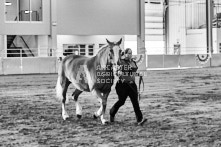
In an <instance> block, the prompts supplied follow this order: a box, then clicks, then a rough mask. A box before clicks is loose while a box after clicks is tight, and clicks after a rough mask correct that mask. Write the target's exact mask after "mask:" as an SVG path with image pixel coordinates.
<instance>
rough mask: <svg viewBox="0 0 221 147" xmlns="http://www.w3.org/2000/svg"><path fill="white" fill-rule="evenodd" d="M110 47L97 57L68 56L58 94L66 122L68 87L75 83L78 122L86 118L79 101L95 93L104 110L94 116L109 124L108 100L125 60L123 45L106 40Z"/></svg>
mask: <svg viewBox="0 0 221 147" xmlns="http://www.w3.org/2000/svg"><path fill="white" fill-rule="evenodd" d="M106 41H107V45H105V46H103V47H101V48H100V50H99V51H98V53H97V54H96V56H94V57H86V56H81V55H74V54H72V55H68V56H66V57H65V58H64V59H63V60H62V62H61V65H60V68H59V70H58V79H57V85H56V94H57V97H58V98H59V100H60V101H61V102H62V117H63V119H64V120H66V119H67V118H69V115H68V113H67V112H66V110H65V102H66V93H67V90H68V86H69V85H70V84H71V83H72V84H73V85H74V87H75V90H74V92H73V94H72V96H73V98H74V101H75V105H76V115H77V118H79V119H80V118H81V116H82V107H81V105H80V104H79V102H78V97H79V95H80V94H81V93H82V92H84V91H85V92H92V94H94V95H95V96H97V98H98V101H99V102H100V108H99V110H98V111H97V112H95V113H94V118H97V117H100V119H101V122H102V124H106V123H108V121H107V120H106V119H105V118H104V115H105V110H106V105H107V97H108V95H109V93H110V91H111V87H112V85H113V82H114V69H115V68H114V67H116V66H117V64H118V63H119V59H120V57H121V52H122V50H121V48H120V44H121V42H122V38H121V39H120V40H119V41H118V42H110V41H109V40H108V39H106Z"/></svg>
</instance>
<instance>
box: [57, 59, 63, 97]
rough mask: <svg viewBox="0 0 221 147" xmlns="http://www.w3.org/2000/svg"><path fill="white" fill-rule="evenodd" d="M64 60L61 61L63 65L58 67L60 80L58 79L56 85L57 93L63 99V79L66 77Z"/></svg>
mask: <svg viewBox="0 0 221 147" xmlns="http://www.w3.org/2000/svg"><path fill="white" fill-rule="evenodd" d="M63 68H64V67H63V62H61V65H60V67H59V69H58V80H57V85H56V88H55V89H56V95H57V98H58V99H59V100H60V101H62V99H63V94H62V93H63V88H62V83H63V79H64V78H65V73H64V69H63Z"/></svg>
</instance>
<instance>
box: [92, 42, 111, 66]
mask: <svg viewBox="0 0 221 147" xmlns="http://www.w3.org/2000/svg"><path fill="white" fill-rule="evenodd" d="M109 50H110V47H109V45H105V46H102V47H101V48H100V50H99V51H98V53H97V55H96V56H95V58H96V61H97V63H98V64H100V65H101V68H105V67H106V65H107V58H108V55H109V54H108V51H109Z"/></svg>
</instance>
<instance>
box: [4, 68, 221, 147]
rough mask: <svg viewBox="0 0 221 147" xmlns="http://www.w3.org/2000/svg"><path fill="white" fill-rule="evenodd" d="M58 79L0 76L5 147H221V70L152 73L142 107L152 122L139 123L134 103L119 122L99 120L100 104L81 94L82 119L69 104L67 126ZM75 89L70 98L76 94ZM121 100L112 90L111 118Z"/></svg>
mask: <svg viewBox="0 0 221 147" xmlns="http://www.w3.org/2000/svg"><path fill="white" fill-rule="evenodd" d="M56 79H57V75H56V74H51V75H48V74H43V75H12V76H0V136H1V137H0V146H7V147H10V146H13V147H14V146H15V147H17V146H18V147H25V146H30V147H34V146H43V147H44V146H54V147H56V146H67V147H72V146H101V147H102V146H104V147H109V146H110V147H111V146H131V147H137V146H147V147H152V146H154V147H155V146H156V147H158V146H162V147H171V146H174V147H184V146H185V147H187V146H188V147H192V146H197V147H218V146H221V68H203V69H187V70H164V71H147V73H146V75H145V78H144V80H145V92H143V93H142V95H141V97H142V99H141V101H140V105H141V109H142V111H143V114H144V116H145V117H146V118H147V119H148V121H147V122H146V123H145V124H144V125H143V126H137V125H136V123H135V114H134V111H133V108H132V104H131V103H130V100H129V99H127V101H126V103H125V105H124V106H123V107H122V108H121V109H120V110H119V113H118V114H117V116H116V122H115V123H111V124H108V125H102V124H101V121H100V119H97V120H94V119H93V113H94V112H95V111H97V110H98V108H99V104H98V101H97V99H96V98H95V97H94V96H92V95H91V93H84V94H82V95H81V97H80V99H79V101H80V103H81V104H82V107H83V116H82V119H80V120H78V119H77V117H76V115H75V104H74V101H73V100H70V101H69V103H68V104H67V111H68V112H69V115H70V119H69V120H67V121H63V120H62V117H61V104H60V103H59V102H58V100H57V99H56V98H55V89H54V88H55V84H56ZM72 91H73V87H70V89H69V91H68V95H71V92H72ZM116 101H117V96H116V93H115V90H114V87H113V90H112V92H111V94H110V96H109V99H108V105H107V113H106V114H107V115H106V118H107V119H109V115H108V113H109V110H110V107H111V106H112V105H113V104H114V102H116Z"/></svg>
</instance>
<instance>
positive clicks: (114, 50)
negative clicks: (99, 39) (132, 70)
mask: <svg viewBox="0 0 221 147" xmlns="http://www.w3.org/2000/svg"><path fill="white" fill-rule="evenodd" d="M106 40H107V39H106ZM121 42H122V38H121V39H120V40H119V41H118V42H110V41H109V40H107V43H108V46H109V47H110V52H109V61H110V62H111V63H112V64H113V65H114V66H115V65H117V63H118V62H119V61H120V58H121V52H122V50H121V48H120V44H121Z"/></svg>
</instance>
